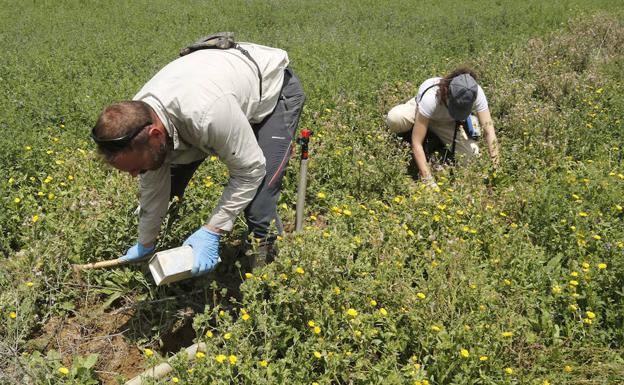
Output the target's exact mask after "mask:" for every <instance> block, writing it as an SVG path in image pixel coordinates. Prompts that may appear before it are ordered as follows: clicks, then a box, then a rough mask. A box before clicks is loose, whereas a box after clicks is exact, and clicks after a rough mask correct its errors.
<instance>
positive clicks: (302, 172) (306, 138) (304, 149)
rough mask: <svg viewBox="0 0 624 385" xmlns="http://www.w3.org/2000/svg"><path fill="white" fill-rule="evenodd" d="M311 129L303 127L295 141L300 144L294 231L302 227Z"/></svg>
mask: <svg viewBox="0 0 624 385" xmlns="http://www.w3.org/2000/svg"><path fill="white" fill-rule="evenodd" d="M310 136H312V131H310V130H308V129H306V128H304V129H303V130H301V136H300V137H299V138H298V139H297V143H299V144H300V145H301V168H300V169H299V185H298V186H297V217H296V221H295V231H301V228H302V227H303V212H304V206H305V194H306V187H307V182H308V181H307V176H308V143H309V142H310Z"/></svg>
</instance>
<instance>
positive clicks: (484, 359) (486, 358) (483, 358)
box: [479, 356, 490, 361]
mask: <svg viewBox="0 0 624 385" xmlns="http://www.w3.org/2000/svg"><path fill="white" fill-rule="evenodd" d="M489 359H490V358H489V357H488V356H481V357H479V361H487V360H489Z"/></svg>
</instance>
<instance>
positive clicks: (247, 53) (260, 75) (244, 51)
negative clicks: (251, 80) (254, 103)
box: [234, 44, 262, 101]
mask: <svg viewBox="0 0 624 385" xmlns="http://www.w3.org/2000/svg"><path fill="white" fill-rule="evenodd" d="M234 48H236V49H237V50H239V51H240V53H242V54H243V55H245V57H246V58H247V59H249V61H251V62H252V63H254V65H255V66H256V70H257V71H258V81H259V82H260V101H262V72H260V66H259V65H258V63H257V62H256V61H255V60H254V58H253V57H251V55H250V54H249V51H247V50H246V49H245V48H243V47H241V46H240V44H236V45H235V46H234Z"/></svg>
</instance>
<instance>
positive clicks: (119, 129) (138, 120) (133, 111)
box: [93, 100, 152, 163]
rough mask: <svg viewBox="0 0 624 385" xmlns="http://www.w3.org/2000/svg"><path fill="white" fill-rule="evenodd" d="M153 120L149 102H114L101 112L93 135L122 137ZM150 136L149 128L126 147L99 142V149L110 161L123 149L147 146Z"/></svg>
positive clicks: (101, 137) (110, 137)
mask: <svg viewBox="0 0 624 385" xmlns="http://www.w3.org/2000/svg"><path fill="white" fill-rule="evenodd" d="M151 122H152V109H151V107H150V106H149V105H148V104H147V103H145V102H142V101H136V100H128V101H123V102H119V103H114V104H111V105H110V106H108V107H106V108H105V109H104V110H103V111H102V113H101V114H100V117H99V118H98V120H97V123H96V124H95V127H94V128H93V135H95V136H96V137H97V138H98V139H102V140H105V139H113V138H120V137H123V136H125V135H128V134H130V133H132V132H133V131H135V130H136V129H137V128H140V127H145V126H146V125H149V124H150V123H151ZM148 138H149V136H148V133H147V130H143V131H142V132H140V133H139V134H138V135H137V136H136V137H135V138H134V139H132V140H131V141H130V143H129V144H128V145H127V146H126V147H123V148H111V147H109V146H106V145H103V144H99V143H98V144H97V150H98V153H99V154H100V155H101V156H102V157H103V158H104V160H106V161H107V162H109V163H110V162H111V161H112V159H113V158H114V157H115V156H116V155H117V154H119V153H120V152H122V151H125V150H133V149H142V148H145V146H146V145H147V141H148Z"/></svg>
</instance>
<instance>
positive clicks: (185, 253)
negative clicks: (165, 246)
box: [149, 246, 193, 286]
mask: <svg viewBox="0 0 624 385" xmlns="http://www.w3.org/2000/svg"><path fill="white" fill-rule="evenodd" d="M192 268H193V249H192V248H191V246H180V247H176V248H174V249H169V250H163V251H159V252H158V253H156V254H154V256H153V257H152V258H151V259H150V261H149V269H150V271H151V272H152V277H154V281H155V282H156V285H157V286H160V285H164V284H167V283H171V282H176V281H180V280H183V279H186V278H190V277H191V276H192V274H191V269H192Z"/></svg>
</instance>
